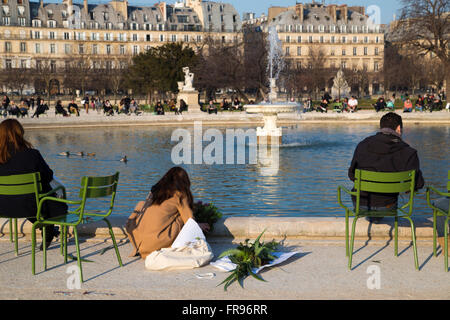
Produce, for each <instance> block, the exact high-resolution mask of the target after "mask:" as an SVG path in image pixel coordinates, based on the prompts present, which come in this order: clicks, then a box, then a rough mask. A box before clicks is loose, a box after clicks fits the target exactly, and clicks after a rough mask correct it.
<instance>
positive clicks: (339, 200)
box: [337, 186, 358, 209]
mask: <svg viewBox="0 0 450 320" xmlns="http://www.w3.org/2000/svg"><path fill="white" fill-rule="evenodd" d="M341 190H343V191H344V192H345V193H347V194H349V195H351V196H355V197H356V196H357V194H358V193H357V192H356V191H354V192H352V191H350V190H348V189H347V188H345V187H343V186H338V189H337V192H338V203H339V206H341V207H342V208H344V209H348V208H347V207H346V206H345V205H344V204H343V203H342V199H341Z"/></svg>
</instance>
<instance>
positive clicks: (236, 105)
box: [233, 97, 243, 111]
mask: <svg viewBox="0 0 450 320" xmlns="http://www.w3.org/2000/svg"><path fill="white" fill-rule="evenodd" d="M233 108H234V109H235V110H241V111H242V110H243V109H242V104H241V102H240V101H239V99H238V98H237V97H236V98H234V101H233Z"/></svg>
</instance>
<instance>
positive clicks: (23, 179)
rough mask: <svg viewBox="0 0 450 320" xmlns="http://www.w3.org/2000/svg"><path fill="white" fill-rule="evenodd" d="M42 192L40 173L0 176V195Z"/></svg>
mask: <svg viewBox="0 0 450 320" xmlns="http://www.w3.org/2000/svg"><path fill="white" fill-rule="evenodd" d="M35 182H36V184H37V185H36V186H35ZM36 188H37V190H36ZM41 190H42V185H41V175H40V173H39V172H34V173H26V174H16V175H9V176H0V194H2V195H22V194H30V193H36V192H37V193H39V192H41Z"/></svg>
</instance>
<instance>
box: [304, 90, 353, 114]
mask: <svg viewBox="0 0 450 320" xmlns="http://www.w3.org/2000/svg"><path fill="white" fill-rule="evenodd" d="M328 108H330V109H332V110H333V111H338V112H356V111H357V110H358V99H357V98H356V97H355V96H352V97H351V98H343V99H342V100H341V99H334V100H333V98H332V97H331V96H330V94H329V93H328V92H325V94H324V95H323V97H322V99H321V102H320V104H318V105H314V103H313V100H312V98H308V99H306V102H305V103H304V108H303V112H311V111H317V112H321V113H327V112H328Z"/></svg>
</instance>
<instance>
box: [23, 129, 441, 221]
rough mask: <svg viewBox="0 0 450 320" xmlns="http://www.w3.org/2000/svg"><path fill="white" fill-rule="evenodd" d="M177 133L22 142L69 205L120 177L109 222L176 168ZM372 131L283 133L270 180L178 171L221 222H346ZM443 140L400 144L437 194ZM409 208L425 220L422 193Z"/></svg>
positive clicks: (54, 134)
mask: <svg viewBox="0 0 450 320" xmlns="http://www.w3.org/2000/svg"><path fill="white" fill-rule="evenodd" d="M175 129H176V128H161V127H119V128H96V129H74V128H65V129H64V128H62V129H39V130H37V129H29V130H27V131H26V137H27V139H28V140H29V141H30V142H31V143H32V144H33V145H34V147H35V148H37V149H38V150H40V151H41V153H42V155H43V157H44V158H45V160H46V161H47V163H48V164H49V165H50V167H51V168H52V169H53V171H54V173H55V176H57V177H58V179H59V180H60V181H61V182H62V183H63V184H64V185H65V186H66V187H67V191H68V198H70V199H73V198H76V197H77V191H78V189H77V188H79V185H80V179H81V177H82V176H83V175H91V176H98V175H109V174H113V173H114V172H116V171H119V172H120V179H119V187H118V194H117V198H116V202H115V209H114V214H124V215H129V214H130V213H131V212H132V211H133V209H134V207H135V205H136V203H137V202H138V201H141V200H144V199H145V197H146V195H147V193H148V192H149V190H150V188H151V186H152V185H153V184H155V183H156V182H157V181H158V180H159V179H160V178H161V177H162V176H163V175H164V173H165V172H167V170H169V169H170V168H171V167H173V166H174V163H173V162H172V157H171V153H172V149H173V148H174V147H175V146H176V145H177V144H178V141H177V142H172V141H171V136H172V133H173V131H174V130H175ZM186 129H188V130H191V131H192V128H189V127H186ZM207 129H208V128H207V127H204V128H203V130H207ZM217 129H219V130H221V131H222V132H225V130H226V128H225V127H223V128H217ZM242 129H244V130H246V129H247V128H244V127H242ZM376 131H377V126H376V125H367V124H364V125H363V124H351V125H349V124H336V125H330V124H326V125H325V124H323V125H322V124H321V125H317V124H314V125H313V124H304V125H298V126H293V127H286V128H284V129H283V132H284V137H283V145H282V147H281V148H280V150H279V170H278V172H277V173H276V174H274V175H270V176H268V175H265V174H263V171H262V170H261V165H260V164H248V161H247V164H243V165H239V164H233V165H229V164H224V165H217V164H215V165H206V164H189V165H184V164H183V165H181V166H182V167H184V168H185V169H186V170H187V171H188V173H189V176H190V178H191V183H192V191H193V195H194V198H195V200H202V201H203V202H214V203H215V204H216V205H217V206H218V207H219V208H220V209H221V211H222V212H223V214H224V215H226V216H309V217H311V216H313V217H316V216H344V211H343V210H342V209H341V208H340V207H339V206H338V205H337V196H336V188H337V185H340V184H341V185H344V186H346V187H348V188H351V186H352V184H351V182H350V181H349V179H348V177H347V170H348V167H349V165H350V161H351V158H352V156H353V152H354V149H355V147H356V145H357V144H358V143H359V142H360V141H361V140H362V139H364V138H365V137H367V136H369V135H372V134H374V133H375V132H376ZM449 139H450V128H449V127H448V126H431V125H430V126H425V125H413V124H407V125H406V126H405V130H404V140H405V141H406V142H407V143H409V144H410V145H411V146H412V147H414V148H416V149H417V150H418V153H419V158H420V161H421V168H422V171H423V174H424V177H425V181H426V184H427V185H434V186H437V187H439V188H440V189H441V190H444V187H445V186H446V183H447V182H446V178H447V171H448V170H449V169H450V154H449ZM208 144H209V142H208V143H204V145H205V146H206V145H208ZM248 148H249V147H248V145H247V149H248ZM64 151H70V152H71V153H75V152H78V151H83V152H85V153H87V152H95V153H96V156H95V157H87V156H84V157H81V156H75V155H71V156H70V157H65V156H60V155H58V154H59V153H60V152H64ZM123 155H127V157H128V159H129V161H128V162H127V163H123V162H120V161H119V159H121V157H122V156H123ZM346 202H347V203H349V201H348V200H347V201H346ZM93 206H94V207H95V206H96V204H94V205H93ZM415 208H416V210H415V214H416V215H424V214H426V215H429V214H430V210H429V209H427V208H426V201H425V195H424V191H423V190H422V192H421V193H419V195H418V196H417V201H416V202H415Z"/></svg>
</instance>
